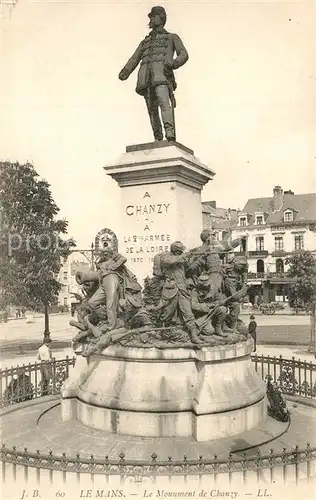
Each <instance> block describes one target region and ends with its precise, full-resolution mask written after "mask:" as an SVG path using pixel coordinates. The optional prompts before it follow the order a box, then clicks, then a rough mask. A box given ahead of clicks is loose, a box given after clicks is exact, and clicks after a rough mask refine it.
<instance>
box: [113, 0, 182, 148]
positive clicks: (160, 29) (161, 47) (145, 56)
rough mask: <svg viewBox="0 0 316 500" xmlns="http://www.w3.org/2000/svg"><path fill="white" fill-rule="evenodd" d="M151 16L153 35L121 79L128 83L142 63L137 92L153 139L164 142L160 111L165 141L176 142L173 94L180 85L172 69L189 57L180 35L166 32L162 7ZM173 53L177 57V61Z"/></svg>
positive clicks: (155, 9) (140, 47) (151, 33)
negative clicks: (144, 106)
mask: <svg viewBox="0 0 316 500" xmlns="http://www.w3.org/2000/svg"><path fill="white" fill-rule="evenodd" d="M148 17H149V18H150V22H149V27H150V28H151V32H150V33H149V35H147V36H146V37H145V38H144V40H143V41H142V42H140V44H139V46H138V47H137V49H136V51H135V52H134V54H133V55H132V57H131V58H130V59H129V61H128V62H127V63H126V65H125V66H124V68H123V69H122V70H121V71H120V73H119V79H120V80H126V79H127V78H128V77H129V75H130V74H131V73H132V72H133V71H134V69H135V68H136V67H137V66H138V64H139V63H140V68H139V71H138V79H137V86H136V92H137V93H138V94H140V95H142V96H144V98H145V101H146V105H147V110H148V114H149V118H150V122H151V126H152V129H153V133H154V138H155V140H156V141H162V140H163V131H162V126H161V121H160V117H159V108H160V110H161V117H162V121H163V125H164V129H165V136H166V139H167V140H168V141H174V140H175V139H176V133H175V120H174V108H175V104H176V103H175V98H174V91H175V89H176V86H177V85H176V81H175V78H174V73H173V70H175V69H178V68H180V66H182V65H183V64H185V63H186V62H187V60H188V58H189V56H188V53H187V51H186V49H185V47H184V45H183V43H182V41H181V40H180V38H179V36H178V35H176V34H174V33H169V32H168V31H166V30H165V28H164V25H165V23H166V20H167V15H166V11H165V9H164V8H163V7H160V6H156V7H153V8H152V9H151V11H150V13H149V14H148ZM174 53H176V54H177V57H176V58H175V59H174V58H173V57H174Z"/></svg>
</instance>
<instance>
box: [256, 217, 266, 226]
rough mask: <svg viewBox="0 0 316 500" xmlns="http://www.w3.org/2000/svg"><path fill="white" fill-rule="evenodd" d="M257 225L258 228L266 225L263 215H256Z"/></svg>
mask: <svg viewBox="0 0 316 500" xmlns="http://www.w3.org/2000/svg"><path fill="white" fill-rule="evenodd" d="M256 224H257V226H261V225H262V224H264V218H263V215H256Z"/></svg>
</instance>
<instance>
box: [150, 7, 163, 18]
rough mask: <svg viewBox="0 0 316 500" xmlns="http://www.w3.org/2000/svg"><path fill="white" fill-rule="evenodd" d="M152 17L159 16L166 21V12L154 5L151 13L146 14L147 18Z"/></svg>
mask: <svg viewBox="0 0 316 500" xmlns="http://www.w3.org/2000/svg"><path fill="white" fill-rule="evenodd" d="M153 16H161V17H162V18H163V19H164V20H166V19H167V14H166V11H165V9H164V8H163V7H161V6H160V5H156V6H155V7H153V8H152V9H151V11H150V12H149V14H148V17H149V18H150V17H153Z"/></svg>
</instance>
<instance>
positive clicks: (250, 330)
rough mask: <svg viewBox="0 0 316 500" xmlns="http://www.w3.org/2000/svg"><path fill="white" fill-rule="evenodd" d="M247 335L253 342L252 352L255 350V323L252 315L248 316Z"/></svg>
mask: <svg viewBox="0 0 316 500" xmlns="http://www.w3.org/2000/svg"><path fill="white" fill-rule="evenodd" d="M248 333H249V334H250V335H251V337H252V338H253V341H254V348H253V352H256V350H257V322H256V321H255V317H254V315H253V314H251V316H250V322H249V325H248Z"/></svg>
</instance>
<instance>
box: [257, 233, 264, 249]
mask: <svg viewBox="0 0 316 500" xmlns="http://www.w3.org/2000/svg"><path fill="white" fill-rule="evenodd" d="M256 250H257V252H262V251H263V250H264V237H263V236H257V237H256Z"/></svg>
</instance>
